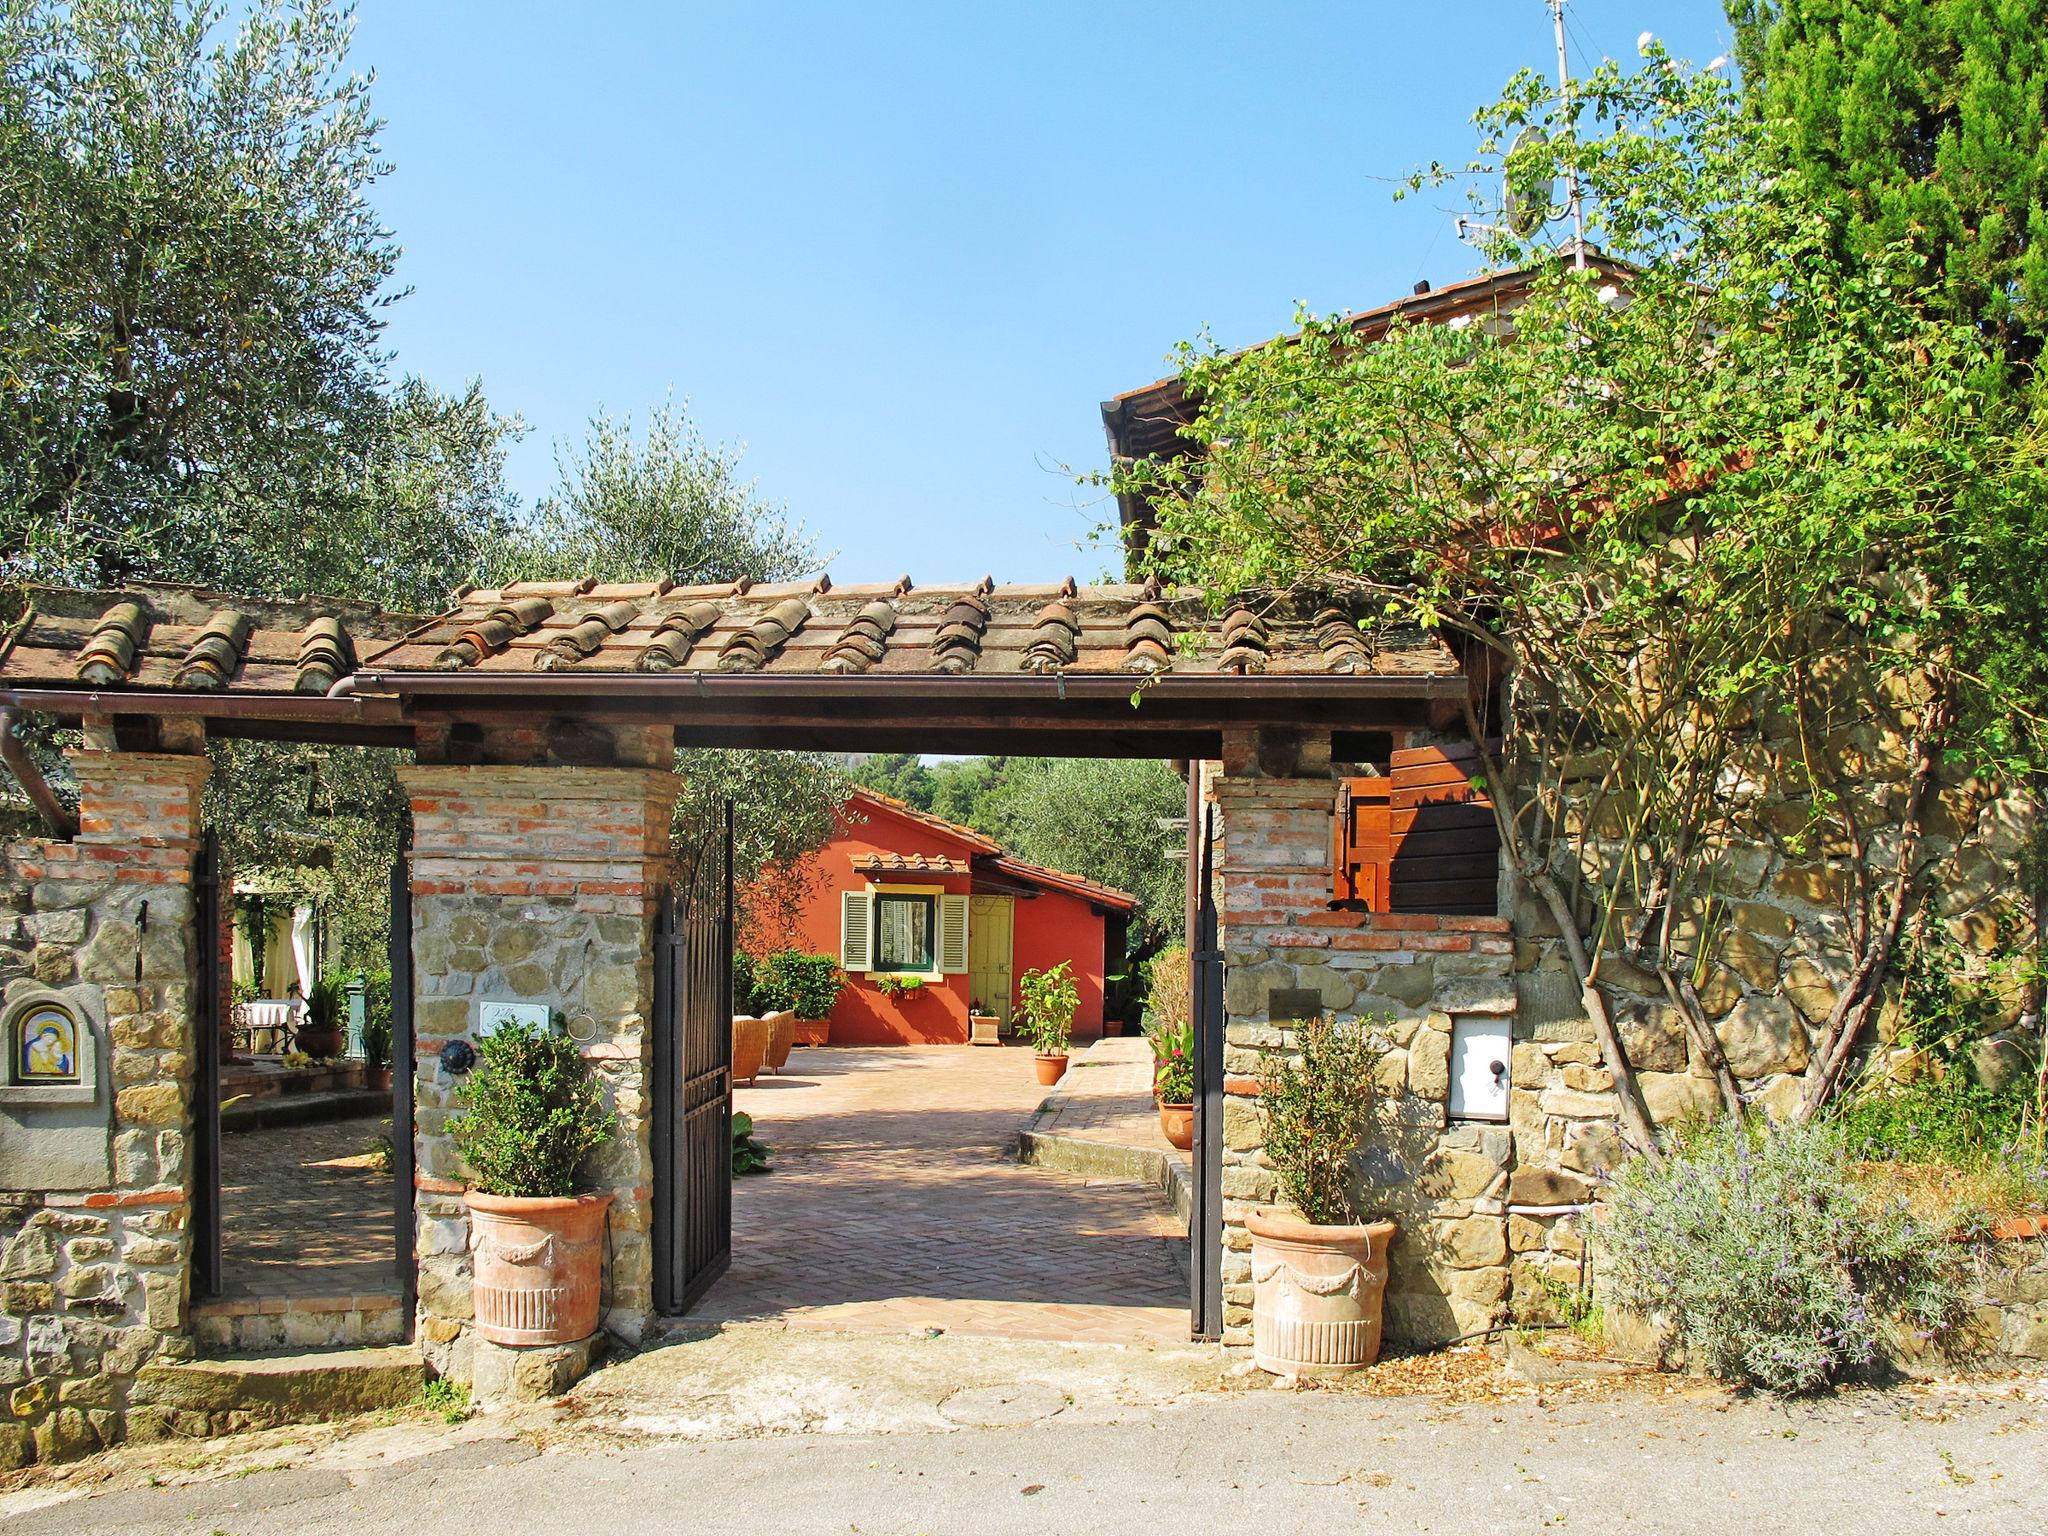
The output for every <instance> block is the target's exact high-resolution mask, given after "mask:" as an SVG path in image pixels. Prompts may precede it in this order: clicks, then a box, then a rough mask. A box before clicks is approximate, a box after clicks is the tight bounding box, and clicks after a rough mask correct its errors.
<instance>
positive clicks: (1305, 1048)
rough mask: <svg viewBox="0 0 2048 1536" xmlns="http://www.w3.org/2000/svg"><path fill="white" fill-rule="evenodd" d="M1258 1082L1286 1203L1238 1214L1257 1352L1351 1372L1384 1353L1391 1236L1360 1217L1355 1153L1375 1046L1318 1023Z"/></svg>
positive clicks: (1291, 1367) (1358, 1031)
mask: <svg viewBox="0 0 2048 1536" xmlns="http://www.w3.org/2000/svg"><path fill="white" fill-rule="evenodd" d="M1295 1047H1296V1053H1297V1054H1295V1055H1292V1056H1275V1057H1272V1058H1269V1060H1268V1062H1267V1065H1266V1068H1265V1070H1264V1072H1263V1073H1262V1074H1261V1079H1260V1084H1259V1108H1260V1111H1261V1113H1262V1115H1263V1117H1264V1120H1265V1129H1266V1156H1267V1158H1268V1160H1269V1161H1270V1162H1271V1163H1272V1165H1273V1176H1274V1179H1275V1181H1276V1183H1277V1184H1278V1185H1279V1193H1280V1197H1281V1200H1282V1202H1284V1203H1283V1204H1279V1205H1270V1206H1262V1207H1260V1208H1258V1209H1257V1210H1254V1211H1253V1212H1252V1213H1251V1214H1250V1215H1249V1216H1247V1217H1246V1218H1245V1229H1246V1231H1248V1232H1249V1233H1250V1234H1251V1239H1252V1284H1253V1291H1254V1295H1253V1302H1252V1356H1253V1358H1254V1360H1256V1361H1257V1363H1258V1364H1259V1365H1260V1366H1261V1367H1263V1368H1264V1369H1266V1370H1269V1371H1272V1372H1274V1373H1276V1374H1278V1375H1283V1376H1297V1375H1302V1374H1305V1373H1315V1372H1324V1371H1354V1370H1357V1369H1359V1368H1360V1367H1361V1366H1367V1365H1371V1364H1372V1363H1373V1361H1375V1360H1377V1359H1378V1358H1379V1353H1380V1323H1381V1317H1380V1311H1381V1302H1382V1301H1383V1299H1384V1297H1385V1295H1386V1289H1387V1249H1388V1248H1389V1247H1390V1246H1391V1245H1392V1243H1393V1241H1394V1236H1395V1233H1396V1231H1397V1228H1396V1227H1395V1225H1394V1223H1393V1222H1391V1221H1386V1220H1362V1219H1360V1212H1359V1211H1358V1209H1357V1206H1356V1204H1355V1202H1354V1198H1353V1194H1352V1189H1353V1179H1352V1174H1351V1166H1350V1165H1351V1154H1352V1153H1353V1152H1354V1151H1355V1150H1356V1149H1357V1147H1358V1145H1359V1143H1360V1142H1362V1141H1363V1140H1364V1139H1365V1134H1366V1131H1367V1129H1368V1128H1369V1127H1370V1125H1371V1123H1372V1116H1373V1069H1374V1067H1375V1066H1376V1065H1377V1064H1378V1061H1379V1056H1380V1050H1379V1047H1378V1046H1377V1045H1376V1044H1375V1043H1374V1042H1373V1040H1372V1039H1371V1037H1370V1036H1369V1035H1368V1034H1367V1032H1366V1029H1365V1026H1364V1025H1363V1024H1362V1023H1358V1022H1353V1023H1337V1022H1334V1021H1332V1020H1330V1019H1314V1020H1311V1021H1310V1022H1308V1023H1305V1024H1303V1025H1301V1026H1300V1027H1299V1028H1298V1029H1297V1030H1296V1032H1295Z"/></svg>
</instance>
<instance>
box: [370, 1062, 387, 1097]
mask: <svg viewBox="0 0 2048 1536" xmlns="http://www.w3.org/2000/svg"><path fill="white" fill-rule="evenodd" d="M363 1080H364V1083H365V1084H366V1085H367V1086H368V1087H370V1088H372V1089H374V1090H375V1091H376V1092H378V1093H389V1092H390V1091H391V1069H390V1068H389V1067H369V1068H366V1069H365V1070H364V1072H363Z"/></svg>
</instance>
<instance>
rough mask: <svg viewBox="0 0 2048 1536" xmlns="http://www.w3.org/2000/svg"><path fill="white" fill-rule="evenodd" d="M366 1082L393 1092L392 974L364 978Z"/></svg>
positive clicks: (364, 1068) (379, 1088) (380, 1089)
mask: <svg viewBox="0 0 2048 1536" xmlns="http://www.w3.org/2000/svg"><path fill="white" fill-rule="evenodd" d="M363 1081H364V1083H365V1084H367V1085H368V1086H369V1087H371V1088H374V1089H376V1090H378V1091H379V1092H384V1093H388V1092H390V1091H391V973H390V972H389V971H380V972H377V973H376V974H374V975H366V976H365V977H364V978H363Z"/></svg>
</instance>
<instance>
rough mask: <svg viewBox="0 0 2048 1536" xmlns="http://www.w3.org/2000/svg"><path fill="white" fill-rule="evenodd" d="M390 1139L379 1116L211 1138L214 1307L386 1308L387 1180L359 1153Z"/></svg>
mask: <svg viewBox="0 0 2048 1536" xmlns="http://www.w3.org/2000/svg"><path fill="white" fill-rule="evenodd" d="M390 1132H391V1118H390V1116H388V1115H386V1116H383V1117H381V1118H378V1117H371V1118H366V1119H360V1120H334V1121H329V1122H327V1123H326V1124H324V1125H296V1126H281V1127H278V1128H276V1129H274V1130H265V1131H242V1132H238V1133H236V1134H234V1135H229V1136H223V1137H221V1257H222V1269H223V1271H224V1273H223V1276H222V1279H223V1285H222V1295H221V1297H220V1298H219V1299H218V1300H219V1301H220V1302H226V1303H229V1304H233V1303H237V1302H246V1301H249V1300H255V1299H269V1300H272V1301H273V1302H274V1301H276V1300H277V1299H279V1298H282V1299H284V1300H286V1301H288V1302H289V1303H290V1305H291V1306H292V1307H293V1308H303V1307H311V1308H312V1309H316V1310H346V1307H344V1306H342V1305H341V1304H342V1303H344V1302H348V1303H354V1302H357V1301H359V1300H360V1299H364V1298H372V1299H375V1300H378V1301H386V1300H388V1301H389V1302H390V1303H391V1304H394V1305H395V1304H396V1301H397V1298H398V1295H399V1285H398V1278H397V1275H396V1273H395V1270H394V1267H393V1263H392V1212H391V1206H392V1187H391V1175H390V1174H389V1173H388V1172H386V1171H384V1170H383V1169H380V1168H378V1167H376V1166H375V1165H374V1163H373V1162H372V1161H371V1159H370V1156H369V1154H371V1153H372V1152H373V1151H374V1150H375V1149H376V1147H377V1141H378V1138H379V1137H380V1136H388V1135H389V1134H390ZM209 1305H213V1306H216V1309H218V1310H228V1309H227V1308H218V1307H217V1304H209Z"/></svg>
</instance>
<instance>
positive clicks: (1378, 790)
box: [1331, 779, 1393, 912]
mask: <svg viewBox="0 0 2048 1536" xmlns="http://www.w3.org/2000/svg"><path fill="white" fill-rule="evenodd" d="M1392 788H1393V781H1392V780H1391V779H1339V780H1338V781H1337V828H1336V834H1335V836H1336V849H1335V852H1334V855H1333V857H1332V859H1331V867H1332V868H1333V870H1334V871H1335V876H1336V882H1335V884H1336V888H1335V891H1334V893H1333V894H1334V895H1335V897H1336V899H1337V900H1338V901H1356V902H1361V903H1363V904H1364V906H1365V910H1366V911H1368V912H1385V911H1386V910H1388V908H1387V868H1388V865H1389V863H1390V862H1391V860H1392V857H1393V853H1392V847H1391V844H1390V842H1389V830H1388V819H1387V818H1388V803H1387V797H1388V795H1389V793H1390V792H1391V790H1392Z"/></svg>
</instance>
